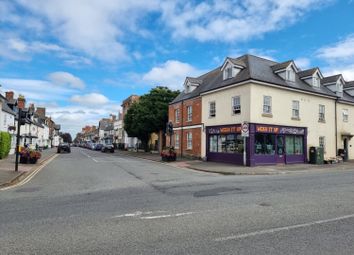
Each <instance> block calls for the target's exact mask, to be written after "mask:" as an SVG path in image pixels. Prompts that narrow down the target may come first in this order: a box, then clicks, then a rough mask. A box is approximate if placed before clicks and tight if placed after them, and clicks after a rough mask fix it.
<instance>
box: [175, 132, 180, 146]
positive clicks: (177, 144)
mask: <svg viewBox="0 0 354 255" xmlns="http://www.w3.org/2000/svg"><path fill="white" fill-rule="evenodd" d="M175 149H179V134H175Z"/></svg>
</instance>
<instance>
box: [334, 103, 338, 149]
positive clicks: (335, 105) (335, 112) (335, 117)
mask: <svg viewBox="0 0 354 255" xmlns="http://www.w3.org/2000/svg"><path fill="white" fill-rule="evenodd" d="M337 102H338V98H336V100H335V101H334V125H335V126H334V127H335V132H336V155H337V154H338V134H337Z"/></svg>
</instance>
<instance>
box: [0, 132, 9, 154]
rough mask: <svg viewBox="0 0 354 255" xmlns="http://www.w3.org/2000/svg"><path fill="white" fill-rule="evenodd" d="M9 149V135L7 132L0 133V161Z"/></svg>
mask: <svg viewBox="0 0 354 255" xmlns="http://www.w3.org/2000/svg"><path fill="white" fill-rule="evenodd" d="M10 149H11V135H10V134H9V133H7V132H3V131H1V132H0V159H3V158H6V157H7V155H9V152H10Z"/></svg>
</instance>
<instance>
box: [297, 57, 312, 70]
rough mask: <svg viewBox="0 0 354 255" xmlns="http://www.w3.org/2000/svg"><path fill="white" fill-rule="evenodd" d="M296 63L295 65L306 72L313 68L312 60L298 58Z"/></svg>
mask: <svg viewBox="0 0 354 255" xmlns="http://www.w3.org/2000/svg"><path fill="white" fill-rule="evenodd" d="M294 62H295V65H296V66H297V67H298V68H300V69H302V70H306V69H308V68H309V67H310V66H311V60H310V59H308V58H297V59H295V60H294Z"/></svg>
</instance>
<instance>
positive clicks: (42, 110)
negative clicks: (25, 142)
mask: <svg viewBox="0 0 354 255" xmlns="http://www.w3.org/2000/svg"><path fill="white" fill-rule="evenodd" d="M36 113H37V115H38V116H39V117H40V118H42V119H44V118H45V107H37V110H36Z"/></svg>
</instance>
